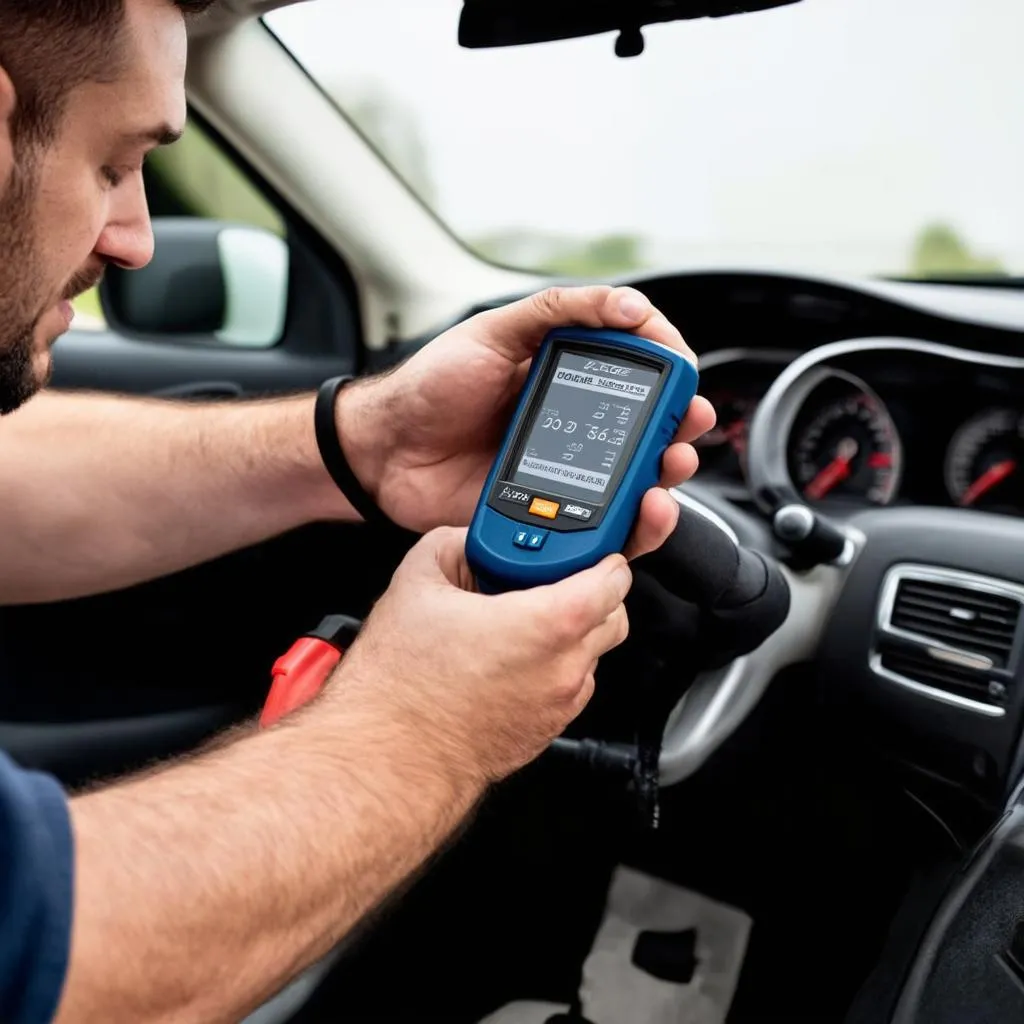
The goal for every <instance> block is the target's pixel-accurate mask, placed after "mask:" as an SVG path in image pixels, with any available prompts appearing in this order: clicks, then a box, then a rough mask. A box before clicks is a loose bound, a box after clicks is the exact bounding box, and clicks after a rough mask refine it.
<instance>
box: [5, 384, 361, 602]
mask: <svg viewBox="0 0 1024 1024" xmlns="http://www.w3.org/2000/svg"><path fill="white" fill-rule="evenodd" d="M0 489H2V500H0V565H2V566H3V572H2V573H0V603H6V604H10V603H20V602H26V603H28V602H37V601H49V600H55V599H60V598H67V597H77V596H82V595H84V594H88V593H96V592H100V591H105V590H112V589H117V588H120V587H124V586H128V585H130V584H132V583H137V582H141V581H142V580H145V579H151V578H155V577H158V576H161V575H164V574H166V573H169V572H173V571H176V570H178V569H183V568H186V567H188V566H190V565H196V564H199V563H200V562H204V561H206V560H208V559H210V558H214V557H216V556H218V555H221V554H224V553H225V552H228V551H231V550H235V549H238V548H241V547H245V546H247V545H249V544H254V543H257V542H259V541H261V540H265V539H266V538H268V537H272V536H275V535H277V534H279V533H282V532H284V531H286V530H289V529H292V528H293V527H296V526H299V525H302V524H303V523H307V522H311V521H314V520H317V519H328V518H355V513H354V512H353V510H352V508H351V506H350V505H349V504H348V502H347V501H345V500H344V499H343V498H342V497H341V495H340V493H339V492H338V490H337V488H335V487H334V485H333V483H332V482H331V480H330V477H329V476H328V475H327V473H326V471H325V470H324V468H323V465H322V462H321V459H320V457H319V453H318V451H317V447H316V440H315V433H314V428H313V397H312V396H308V397H302V398H290V399H278V400H268V401H263V402H239V403H217V404H208V403H197V404H191V403H184V402H165V401H158V400H153V399H133V398H114V397H107V396H102V395H88V394H86V395H69V394H52V393H43V394H41V395H39V396H37V397H36V398H35V399H33V400H32V401H31V402H29V403H28V404H27V405H25V406H24V407H23V408H22V409H20V410H19V411H18V412H16V413H14V414H12V415H10V416H8V417H5V418H4V420H3V421H2V422H0Z"/></svg>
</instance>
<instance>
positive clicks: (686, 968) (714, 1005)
mask: <svg viewBox="0 0 1024 1024" xmlns="http://www.w3.org/2000/svg"><path fill="white" fill-rule="evenodd" d="M750 927H751V920H750V918H749V917H748V916H747V915H746V914H744V913H743V912H742V911H740V910H736V909H734V908H733V907H728V906H725V905H724V904H721V903H716V902H715V901H713V900H709V899H707V898H706V897H704V896H701V895H699V894H698V893H694V892H690V891H689V890H687V889H681V888H679V887H678V886H675V885H670V884H668V883H667V882H663V881H661V880H660V879H657V878H652V877H651V876H649V875H643V874H641V873H639V872H637V871H633V870H632V869H630V868H619V869H618V870H617V871H616V872H615V875H614V876H613V878H612V884H611V887H610V889H609V893H608V903H607V907H606V909H605V916H604V920H603V921H602V923H601V927H600V929H599V930H598V933H597V936H596V937H595V940H594V945H593V948H592V949H591V951H590V955H589V956H588V957H587V959H586V962H585V963H584V965H583V973H582V982H581V985H580V991H579V1000H578V1002H579V1006H578V1012H579V1014H580V1017H582V1020H583V1021H586V1022H590V1024H725V1019H726V1016H727V1015H728V1012H729V1006H730V1004H731V1003H732V999H733V995H734V994H735V992H736V985H737V983H738V981H739V975H740V969H741V968H742V966H743V957H744V954H745V952H746V948H747V938H748V936H749V934H750ZM568 1010H569V1008H568V1007H564V1006H561V1007H560V1006H555V1005H553V1004H550V1003H525V1002H520V1003H512V1004H510V1005H509V1006H506V1007H504V1008H503V1009H501V1010H499V1011H498V1012H497V1013H495V1014H492V1015H491V1016H490V1017H488V1018H487V1019H486V1021H483V1022H481V1024H548V1022H549V1021H551V1020H552V1018H556V1019H559V1018H560V1015H562V1014H565V1013H567V1011H568ZM573 1019H576V1020H579V1018H569V1019H568V1020H567V1021H566V1024H569V1022H570V1021H571V1020H573Z"/></svg>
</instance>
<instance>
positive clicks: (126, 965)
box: [0, 0, 713, 1024]
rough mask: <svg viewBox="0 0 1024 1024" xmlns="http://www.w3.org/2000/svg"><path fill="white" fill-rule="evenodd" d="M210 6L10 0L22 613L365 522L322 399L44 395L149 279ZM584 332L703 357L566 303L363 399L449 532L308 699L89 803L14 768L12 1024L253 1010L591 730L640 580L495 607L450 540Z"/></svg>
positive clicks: (587, 300)
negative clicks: (323, 523)
mask: <svg viewBox="0 0 1024 1024" xmlns="http://www.w3.org/2000/svg"><path fill="white" fill-rule="evenodd" d="M208 5H209V4H208V2H205V0H0V247H2V253H3V259H2V262H0V407H2V409H3V411H4V412H5V413H12V415H8V416H6V417H5V418H4V419H3V420H2V422H0V493H2V495H3V499H2V501H0V601H2V602H7V603H11V602H32V601H49V600H55V599H60V598H68V597H74V596H80V595H85V594H89V593H96V592H99V591H103V590H109V589H112V588H117V587H123V586H126V585H128V584H131V583H135V582H138V581H141V580H145V579H149V578H153V577H156V576H159V575H161V574H164V573H168V572H171V571H174V570H178V569H181V568H183V567H185V566H188V565H193V564H196V563H199V562H202V561H204V560H207V559H210V558H212V557H215V556H217V555H220V554H222V553H225V552H227V551H229V550H232V549H236V548H239V547H241V546H244V545H249V544H253V543H257V542H259V541H261V540H264V539H266V538H269V537H271V536H273V535H275V534H278V533H281V532H282V531H285V530H288V529H291V528H294V527H297V526H299V525H301V524H303V523H308V522H312V521H318V520H323V519H354V518H356V514H355V512H354V510H353V509H352V507H351V505H350V504H349V503H348V501H347V500H346V499H345V498H344V497H343V496H342V495H341V494H340V493H339V491H338V490H337V488H336V487H335V486H334V484H333V483H332V481H331V479H330V477H329V475H328V474H327V472H326V470H325V469H324V466H323V463H322V460H321V458H320V455H319V452H318V450H317V446H316V442H315V437H314V430H313V398H312V396H309V397H303V398H298V399H287V400H279V401H267V402H253V403H246V404H230V405H210V406H206V407H203V408H197V407H195V406H191V405H187V406H186V405H177V404H174V403H165V402H157V401H147V400H141V399H140V400H136V399H128V398H123V399H122V398H111V397H105V396H100V395H84V396H83V395H74V396H72V395H56V394H49V393H46V392H45V391H44V392H43V393H41V394H36V393H37V392H38V391H39V390H40V389H41V388H42V387H43V385H44V384H45V382H46V380H47V379H48V376H49V372H50V354H49V348H50V345H51V344H52V341H53V340H54V339H55V338H56V337H57V336H58V335H60V334H61V333H62V332H63V331H65V330H66V329H67V327H68V326H69V324H70V322H71V318H72V313H71V308H70V305H69V302H70V300H71V299H72V298H73V297H74V296H75V295H76V294H78V293H79V292H81V291H82V290H84V289H86V288H87V287H89V286H90V285H92V284H93V283H95V281H96V280H97V279H98V278H99V276H100V275H101V273H102V271H103V268H104V267H105V266H106V265H108V264H110V263H114V264H118V265H121V266H125V267H141V266H143V265H145V263H146V262H147V261H148V260H149V258H150V256H151V252H152V245H153V241H152V234H151V230H150V224H149V217H148V211H147V209H146V204H145V198H144V194H143V186H142V175H141V167H142V162H143V160H144V158H145V155H146V153H147V152H148V151H149V150H150V149H152V148H153V147H154V146H156V145H158V144H160V143H162V142H169V141H172V140H173V139H174V138H175V137H176V136H177V135H178V134H180V131H181V129H182V126H183V124H184V120H185V98H184V90H183V75H184V66H185V55H186V36H185V21H184V16H185V15H189V14H192V13H198V12H199V11H200V10H201V9H203V8H205V7H207V6H208ZM569 322H579V323H585V324H592V325H607V326H610V327H617V328H623V329H629V330H636V331H637V332H639V333H642V334H644V335H646V336H648V337H652V338H655V339H657V340H660V341H662V342H663V343H665V344H667V345H672V346H674V347H676V348H679V349H681V350H683V351H686V349H685V346H684V344H683V342H682V339H681V338H680V337H679V335H678V333H677V332H676V331H675V329H674V328H672V327H671V326H670V325H669V324H668V323H667V322H666V320H665V319H664V318H663V317H662V316H661V315H660V314H659V313H658V312H657V311H655V310H654V309H653V308H652V307H651V306H650V304H649V303H648V302H647V300H646V299H645V298H644V297H643V296H642V295H640V294H639V293H637V292H634V291H632V290H631V289H616V290H613V289H610V288H582V289H571V290H558V291H549V292H546V293H543V294H542V295H539V296H535V297H533V298H531V299H527V300H525V301H522V302H518V303H515V304H513V305H510V306H508V307H506V308H504V309H501V310H497V311H494V312H490V313H486V314H483V315H482V316H478V317H475V318H474V319H472V320H470V321H468V322H466V323H464V324H462V325H460V326H458V327H456V328H454V329H453V330H451V331H449V332H448V333H446V334H445V335H443V336H442V337H440V338H438V339H437V340H436V341H435V342H433V343H432V344H431V345H429V346H427V347H426V348H425V349H423V350H422V351H421V352H420V353H418V354H417V355H416V356H415V357H414V358H412V359H411V360H409V361H408V362H407V363H406V364H405V365H404V366H403V367H402V368H401V369H399V370H398V371H397V372H394V373H392V374H390V375H387V376H384V377H382V378H379V379H373V380H367V381H365V382H362V383H360V384H357V385H353V386H351V387H349V388H347V389H346V390H345V391H343V392H342V396H341V399H340V400H339V402H338V406H337V426H338V431H339V437H340V439H341V443H342V445H343V448H344V450H345V453H346V455H347V457H348V460H349V462H350V464H351V466H352V468H353V470H354V472H355V474H356V476H357V477H358V479H359V480H360V482H361V484H362V486H363V487H364V488H365V490H366V491H367V492H368V493H369V494H371V495H372V496H373V498H374V500H376V502H377V503H378V504H379V505H380V507H381V508H382V509H383V510H384V511H385V512H386V513H387V514H388V515H389V516H390V517H391V518H393V519H394V520H395V521H396V522H398V523H400V524H402V525H404V526H406V527H408V528H410V529H414V530H417V531H421V532H422V531H432V532H429V533H427V535H426V536H425V537H424V539H423V540H422V541H421V542H420V543H419V544H418V545H417V546H416V547H415V548H414V549H413V550H412V551H411V553H410V554H409V555H408V557H407V558H406V560H405V561H404V563H403V564H402V566H401V567H400V568H399V569H398V571H397V572H396V574H395V576H394V578H393V581H392V584H391V587H390V589H389V590H388V592H387V593H386V594H385V595H384V597H383V598H382V599H381V601H380V602H379V603H378V605H377V606H376V608H375V609H374V611H373V614H372V615H371V616H370V617H369V619H368V621H367V624H366V627H365V631H364V633H363V635H362V637H361V638H360V640H359V642H358V643H357V644H356V645H355V646H354V647H353V649H352V650H351V652H350V653H349V655H348V657H347V658H346V659H345V661H344V663H343V665H342V666H341V668H340V669H339V671H338V672H337V673H336V675H335V677H334V678H333V679H332V681H331V683H330V685H329V686H328V687H327V689H326V691H325V693H324V695H323V696H322V697H321V698H320V699H319V700H318V701H317V702H315V703H314V704H313V705H311V706H309V707H307V708H305V709H303V710H301V711H299V712H297V713H296V714H295V715H294V716H292V717H291V718H290V719H288V720H286V721H285V722H284V723H282V724H281V725H280V726H278V727H277V728H274V729H271V730H269V731H267V732H264V733H262V734H256V733H255V732H254V730H252V729H243V730H239V731H238V732H237V733H236V734H234V735H230V736H228V737H225V738H224V740H223V742H221V743H219V744H217V745H216V746H215V747H214V748H212V749H210V750H208V751H207V752H205V753H203V754H200V755H197V756H196V757H194V758H192V759H188V760H183V761H181V762H179V763H177V764H175V765H172V766H170V767H167V768H165V769H161V770H158V771H154V772H151V773H148V774H145V775H143V776H140V777H138V778H134V779H129V780H125V781H123V782H121V783H119V784H116V785H113V786H110V787H108V788H105V789H102V790H100V791H97V792H93V793H90V794H88V795H83V796H80V797H77V798H74V799H71V800H70V801H68V800H67V799H66V797H65V795H64V794H63V793H62V792H61V790H60V788H59V787H58V786H57V784H56V783H55V782H54V781H53V780H52V779H50V778H48V777H46V776H43V775H40V774H37V773H29V772H22V771H19V770H18V769H17V768H15V766H14V765H13V764H12V763H11V762H10V761H9V760H8V759H6V758H4V757H2V755H0V1020H3V1021H5V1022H16V1024H22V1022H36V1021H46V1020H50V1019H52V1018H53V1017H54V1016H56V1017H57V1019H59V1020H60V1021H103V1022H114V1021H132V1022H140V1021H171V1020H182V1021H207V1020H238V1019H240V1018H241V1017H242V1016H244V1015H245V1013H247V1012H248V1011H249V1010H250V1009H252V1008H253V1007H255V1006H257V1005H259V1004H260V1003H261V1002H262V1001H264V1000H265V999H266V998H267V997H269V996H270V995H272V994H273V993H274V992H275V991H276V990H277V989H279V988H280V987H281V986H282V985H283V984H284V983H285V982H286V981H287V980H288V979H289V978H291V977H292V976H294V975H295V974H296V973H298V972H299V971H300V970H302V969H303V968H304V967H305V966H307V965H308V964H310V963H312V962H313V961H315V960H316V959H317V958H318V957H320V956H322V955H323V954H325V953H326V952H327V951H328V950H329V949H330V948H331V947H332V946H333V945H334V944H336V943H337V942H338V940H339V939H340V938H341V937H342V936H343V935H344V934H345V933H346V931H348V930H349V929H350V928H351V927H352V926H353V924H354V923H356V922H357V921H358V920H359V918H360V917H361V916H362V915H364V914H365V912H366V911H367V910H368V909H369V908H371V907H372V906H373V905H374V904H376V903H378V902H379V901H380V900H381V899H382V898H383V897H384V896H386V895H387V893H388V892H389V891H391V890H392V889H394V887H395V886H397V885H398V884H399V883H400V882H401V881H402V880H403V879H404V878H406V877H407V876H408V875H409V873H410V872H412V871H413V870H415V869H416V867H417V866H418V865H420V864H421V863H422V862H423V860H424V859H425V858H426V857H427V856H428V855H429V854H430V853H431V852H432V851H433V850H435V849H436V848H437V847H438V846H439V845H440V844H442V843H443V842H444V841H445V840H446V838H447V837H448V836H450V834H451V832H452V830H453V829H454V828H455V827H456V826H457V825H458V823H459V822H460V821H461V820H463V819H464V818H465V816H466V815H467V814H468V813H469V812H470V811H471V809H472V807H473V806H474V804H475V803H476V802H477V801H478V800H479V799H480V797H481V796H482V794H483V793H484V792H485V790H486V788H487V786H488V785H489V784H491V783H492V782H494V781H495V780H497V779H500V778H502V777H503V776H506V775H508V774H509V773H510V772H512V771H514V770H516V769H517V768H519V767H520V766H522V765H523V764H525V763H526V762H528V761H529V760H531V759H532V758H534V757H535V756H536V755H537V754H538V753H539V752H541V751H542V750H543V749H544V747H545V746H546V745H547V744H548V743H549V742H550V740H551V739H552V738H553V737H554V736H556V735H558V734H559V733H560V732H561V731H562V730H563V729H564V728H565V726H566V725H567V724H568V722H569V721H571V719H572V718H573V717H574V716H575V715H576V714H578V712H579V711H580V710H581V709H582V707H583V706H584V705H585V703H586V702H587V700H588V698H589V696H590V693H591V690H592V687H593V672H594V668H595V665H596V663H597V660H598V658H599V657H600V656H601V655H602V654H603V653H604V652H605V651H607V650H608V649H610V648H611V647H613V646H615V645H616V644H618V643H619V642H621V641H622V639H623V638H624V637H625V635H626V630H627V623H626V615H625V611H624V608H623V604H622V601H623V598H624V597H625V595H626V593H627V591H628V589H629V585H630V573H629V569H628V567H627V564H626V561H625V560H624V559H623V558H621V557H618V556H617V557H613V558H609V559H607V560H606V561H604V562H603V563H602V564H600V565H599V566H597V567H595V568H594V569H591V570H589V571H587V572H584V573H581V574H579V575H578V576H576V577H573V578H571V579H568V580H566V581H564V582H563V583H561V584H559V585H557V586H553V587H544V588H539V589H537V590H534V591H530V592H527V593H519V594H508V595H503V596H498V597H484V596H481V595H478V594H476V593H474V592H473V587H472V581H471V579H470V575H469V572H468V570H467V567H466V564H465V561H464V559H463V554H462V551H463V544H464V536H465V535H464V531H463V530H460V529H453V528H451V527H450V526H444V525H443V524H464V523H466V522H467V520H468V518H469V516H470V514H471V511H472V509H473V507H474V505H475V502H476V500H477V496H478V494H479V491H480V487H481V484H482V481H483V478H484V475H485V473H486V470H487V468H488V466H489V464H490V461H491V459H492V458H493V455H494V452H495V448H496V445H497V442H498V439H499V437H500V435H501V432H502V429H503V427H504V425H505V421H506V419H507V416H508V413H509V409H510V406H511V403H512V402H513V400H514V398H515V394H516V391H517V389H518V388H519V386H520V384H521V382H522V379H523V371H524V368H525V366H526V364H527V362H528V360H529V358H530V357H531V355H532V353H533V352H534V351H535V349H536V346H537V344H538V342H539V340H540V338H541V337H542V336H543V334H544V333H545V331H546V330H547V329H548V328H550V327H551V326H554V325H558V324H562V323H569ZM33 396H34V397H33ZM15 410H17V411H15ZM712 423H713V413H712V412H711V409H710V406H708V405H707V403H705V402H702V401H700V400H698V401H696V402H695V403H694V405H693V407H692V409H691V412H690V415H689V416H688V418H687V420H686V423H685V425H684V427H683V428H682V431H681V435H680V437H679V439H678V441H679V442H680V443H678V444H676V445H674V446H672V447H671V448H670V449H669V450H668V452H667V453H666V455H665V459H664V479H663V483H664V484H666V485H668V484H675V483H678V482H680V481H682V480H683V479H684V478H687V477H688V476H689V475H691V474H692V472H693V471H694V469H695V467H696V456H695V454H694V452H693V449H692V448H691V447H690V445H689V444H687V443H686V442H687V441H690V440H693V439H694V438H695V437H697V436H699V435H700V434H701V433H703V432H704V431H705V430H707V429H709V428H710V426H711V425H712ZM675 514H676V506H675V504H674V502H673V501H672V499H671V498H670V497H669V496H668V495H667V494H666V493H665V492H664V491H661V490H656V491H652V492H651V493H649V494H648V495H647V496H646V497H645V499H644V505H643V509H642V513H641V517H640V521H639V523H638V526H637V529H636V533H635V536H634V538H633V541H632V546H631V551H630V553H631V554H639V553H642V552H644V551H647V550H651V549H652V548H654V547H656V546H657V545H659V544H660V543H661V542H662V541H663V540H664V539H665V537H666V536H667V535H668V533H669V532H670V531H671V529H672V527H673V525H674V522H675ZM339 582H340V583H341V584H342V586H343V581H339ZM494 622H501V623H502V629H501V630H493V629H492V628H491V627H492V625H493V623H494ZM16 682H17V681H16V680H15V681H12V682H10V683H8V685H16Z"/></svg>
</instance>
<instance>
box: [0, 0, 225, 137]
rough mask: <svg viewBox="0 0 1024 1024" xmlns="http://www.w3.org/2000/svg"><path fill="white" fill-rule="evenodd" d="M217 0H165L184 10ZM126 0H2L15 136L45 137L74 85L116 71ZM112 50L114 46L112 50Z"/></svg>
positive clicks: (198, 10)
mask: <svg viewBox="0 0 1024 1024" xmlns="http://www.w3.org/2000/svg"><path fill="white" fill-rule="evenodd" d="M216 2H217V0H167V3H171V4H173V5H174V6H175V7H177V8H178V9H179V10H180V11H181V12H182V13H183V14H185V15H187V16H191V15H196V14H202V13H203V12H204V11H205V10H207V9H208V8H209V7H212V6H213V5H214V3H216ZM124 4H125V0H0V66H2V67H3V68H4V70H6V71H7V73H8V74H9V75H10V76H11V80H12V81H13V82H14V87H15V89H16V91H17V94H18V102H17V108H16V109H15V113H14V119H13V125H12V131H13V134H14V137H15V141H16V142H22V141H31V142H35V143H45V142H47V141H50V140H52V138H53V136H54V135H55V133H56V131H57V127H58V125H59V124H60V119H61V115H62V114H63V111H64V104H65V101H66V99H67V95H68V93H69V92H70V91H71V89H73V88H74V87H75V86H76V85H80V84H81V83H82V82H87V81H90V80H103V79H104V78H108V77H110V76H111V75H112V74H114V73H116V70H117V68H116V64H117V58H116V56H114V57H112V56H111V54H112V48H113V46H114V44H116V41H117V37H118V33H119V32H120V30H121V28H122V26H123V24H124V18H125V9H124ZM114 52H116V51H114Z"/></svg>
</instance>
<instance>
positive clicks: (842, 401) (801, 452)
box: [790, 390, 901, 505]
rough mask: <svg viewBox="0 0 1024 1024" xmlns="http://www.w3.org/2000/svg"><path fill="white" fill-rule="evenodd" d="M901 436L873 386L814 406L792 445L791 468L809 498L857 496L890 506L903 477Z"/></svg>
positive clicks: (856, 497)
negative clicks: (901, 474)
mask: <svg viewBox="0 0 1024 1024" xmlns="http://www.w3.org/2000/svg"><path fill="white" fill-rule="evenodd" d="M900 459H901V453H900V441H899V435H898V434H897V433H896V427H895V426H894V424H893V422H892V418H891V417H890V416H889V413H888V411H887V410H886V408H885V406H884V405H882V403H881V401H880V400H879V399H878V398H876V397H875V396H874V395H873V394H871V393H869V392H867V391H860V390H857V391H854V392H853V393H852V394H849V395H847V396H841V397H837V398H835V399H833V400H831V401H828V402H827V403H826V404H824V405H823V406H821V407H820V408H818V409H817V410H816V411H814V412H813V413H812V415H811V417H810V418H809V419H806V420H805V421H804V424H803V426H802V427H801V426H800V424H799V423H798V425H797V430H796V432H795V434H794V436H793V438H792V441H791V446H790V471H791V473H792V476H793V480H794V482H795V483H796V486H797V489H798V490H799V491H800V492H801V494H802V495H803V496H804V498H806V499H807V500H808V501H822V500H823V499H825V498H853V499H855V500H861V501H864V500H867V501H868V502H871V503H872V504H875V505H888V504H889V502H890V501H892V499H893V496H894V494H895V493H896V487H897V485H898V484H899V476H900Z"/></svg>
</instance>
